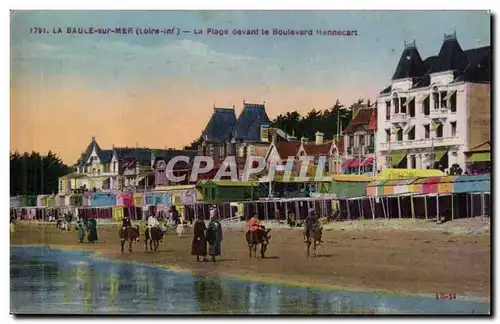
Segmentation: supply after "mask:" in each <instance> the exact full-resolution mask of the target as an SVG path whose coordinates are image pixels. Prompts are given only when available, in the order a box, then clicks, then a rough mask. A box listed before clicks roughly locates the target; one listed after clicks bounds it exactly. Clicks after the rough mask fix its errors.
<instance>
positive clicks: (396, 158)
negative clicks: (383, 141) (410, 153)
mask: <svg viewBox="0 0 500 324" xmlns="http://www.w3.org/2000/svg"><path fill="white" fill-rule="evenodd" d="M390 156H391V164H392V166H393V167H394V166H397V165H398V164H399V163H400V162H401V161H402V160H403V159H404V158H405V156H406V151H395V152H391V155H390Z"/></svg>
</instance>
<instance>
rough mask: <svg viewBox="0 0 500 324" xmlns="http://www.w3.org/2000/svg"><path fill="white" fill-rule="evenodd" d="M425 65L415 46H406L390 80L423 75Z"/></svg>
mask: <svg viewBox="0 0 500 324" xmlns="http://www.w3.org/2000/svg"><path fill="white" fill-rule="evenodd" d="M425 72H426V71H425V65H424V62H423V61H422V58H421V57H420V53H419V52H418V50H417V47H416V46H415V44H414V43H413V44H410V45H407V46H406V48H405V49H404V51H403V53H402V54H401V57H400V59H399V63H398V66H397V67H396V70H395V71H394V74H393V75H392V80H397V79H406V78H416V77H421V76H423V75H424V74H425Z"/></svg>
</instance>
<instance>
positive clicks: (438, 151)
mask: <svg viewBox="0 0 500 324" xmlns="http://www.w3.org/2000/svg"><path fill="white" fill-rule="evenodd" d="M447 152H448V150H445V149H436V150H434V161H436V162H437V161H440V160H441V159H442V158H443V156H444V155H445V154H446V153H447Z"/></svg>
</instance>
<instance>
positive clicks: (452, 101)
mask: <svg viewBox="0 0 500 324" xmlns="http://www.w3.org/2000/svg"><path fill="white" fill-rule="evenodd" d="M450 110H451V112H457V93H456V92H455V93H454V94H453V95H452V96H451V97H450Z"/></svg>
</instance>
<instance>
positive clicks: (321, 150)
mask: <svg viewBox="0 0 500 324" xmlns="http://www.w3.org/2000/svg"><path fill="white" fill-rule="evenodd" d="M303 147H304V151H305V152H306V155H308V156H315V155H328V154H330V150H331V148H332V143H331V142H330V143H324V144H319V145H318V144H304V145H303Z"/></svg>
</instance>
